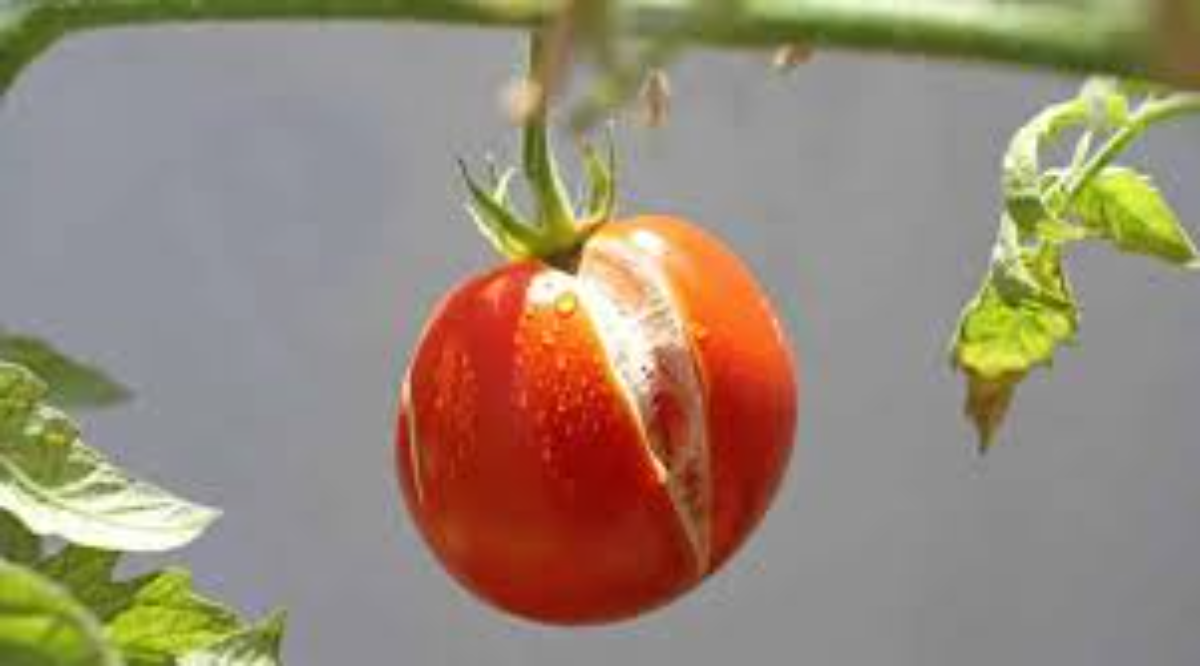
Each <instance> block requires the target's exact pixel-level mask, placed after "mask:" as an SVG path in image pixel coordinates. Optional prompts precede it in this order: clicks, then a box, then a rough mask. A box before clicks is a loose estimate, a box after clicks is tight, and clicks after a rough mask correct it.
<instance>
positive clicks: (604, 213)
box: [580, 131, 617, 226]
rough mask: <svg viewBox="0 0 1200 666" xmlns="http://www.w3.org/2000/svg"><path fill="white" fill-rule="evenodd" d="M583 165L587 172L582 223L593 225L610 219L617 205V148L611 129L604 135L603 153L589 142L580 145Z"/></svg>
mask: <svg viewBox="0 0 1200 666" xmlns="http://www.w3.org/2000/svg"><path fill="white" fill-rule="evenodd" d="M580 150H581V152H582V154H583V166H584V170H585V171H586V173H587V186H588V188H587V203H586V205H585V207H584V224H585V225H588V226H594V225H597V224H602V223H604V222H607V221H609V220H610V219H612V217H613V215H614V213H615V211H616V205H617V183H616V173H617V150H616V146H615V145H614V142H613V138H612V133H611V131H610V132H609V133H608V134H606V137H605V155H604V157H603V158H602V157H600V154H599V151H597V150H596V147H595V146H593V145H592V144H591V143H589V142H587V141H584V142H582V145H581V149H580Z"/></svg>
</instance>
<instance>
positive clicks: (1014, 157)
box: [951, 79, 1200, 451]
mask: <svg viewBox="0 0 1200 666" xmlns="http://www.w3.org/2000/svg"><path fill="white" fill-rule="evenodd" d="M1197 112H1200V96H1198V95H1194V94H1181V93H1175V94H1171V93H1169V92H1168V91H1165V90H1162V89H1158V88H1155V87H1152V86H1147V85H1144V84H1134V83H1124V82H1118V81H1113V80H1109V79H1095V80H1092V81H1089V82H1088V83H1087V84H1086V85H1085V86H1084V87H1083V88H1082V90H1081V91H1080V93H1079V94H1078V95H1077V96H1076V97H1075V98H1073V99H1070V100H1067V101H1066V102H1063V103H1061V104H1057V105H1054V106H1051V107H1049V108H1047V109H1046V110H1044V111H1043V112H1041V113H1040V114H1038V115H1037V116H1036V117H1034V118H1033V119H1032V120H1031V121H1030V122H1029V123H1028V124H1027V125H1026V126H1025V127H1023V128H1022V129H1020V130H1019V131H1018V132H1017V133H1016V134H1015V136H1014V137H1013V140H1012V142H1011V144H1010V146H1009V149H1008V152H1007V154H1006V155H1005V159H1004V203H1005V206H1004V212H1003V213H1002V214H1001V219H1000V230H999V234H998V236H997V239H996V243H995V246H994V247H993V250H992V259H991V265H990V267H989V269H988V272H987V275H986V277H985V279H984V282H983V286H982V287H981V288H980V290H979V292H978V293H977V294H976V295H975V297H974V298H973V299H972V300H971V301H970V303H968V305H967V306H966V309H965V311H964V312H963V314H962V317H961V319H960V321H959V324H958V328H957V331H956V333H955V336H954V341H953V345H952V352H951V353H952V357H953V362H954V364H955V366H956V367H957V368H959V369H960V370H961V371H962V372H963V373H964V374H965V375H966V379H967V401H966V411H967V414H968V416H969V417H970V418H971V419H972V420H973V421H974V422H975V425H976V427H977V429H978V431H979V435H980V446H981V449H982V450H984V451H986V450H987V448H988V447H989V446H990V445H991V443H992V441H993V438H994V436H995V433H996V431H997V429H998V428H999V426H1000V424H1001V423H1002V422H1003V420H1004V417H1005V414H1006V413H1007V411H1008V407H1009V405H1010V403H1011V401H1012V397H1013V393H1014V391H1015V389H1016V386H1017V385H1018V383H1020V382H1021V380H1023V379H1024V378H1025V377H1026V375H1028V373H1029V372H1030V371H1031V370H1032V369H1034V368H1036V367H1038V366H1041V365H1047V366H1048V365H1050V364H1051V362H1052V361H1053V358H1054V354H1055V351H1056V350H1057V349H1058V348H1059V347H1060V346H1061V345H1064V344H1070V343H1073V342H1074V341H1075V339H1076V336H1077V334H1078V332H1079V302H1078V300H1077V299H1076V296H1075V292H1074V290H1073V289H1072V288H1071V283H1070V280H1069V279H1068V276H1067V272H1066V268H1065V266H1064V259H1065V257H1066V253H1067V251H1068V250H1069V249H1070V248H1071V247H1072V246H1074V245H1076V244H1077V243H1080V242H1085V241H1090V242H1097V241H1098V242H1103V243H1107V244H1109V245H1111V246H1112V247H1114V248H1116V249H1117V250H1120V251H1122V252H1126V253H1131V254H1137V255H1143V256H1146V257H1151V258H1154V259H1157V260H1161V261H1163V262H1165V263H1167V264H1169V265H1171V266H1175V267H1180V268H1185V269H1196V268H1198V267H1200V255H1198V254H1197V250H1196V246H1195V244H1194V243H1193V242H1192V240H1191V238H1190V237H1189V236H1188V233H1187V232H1186V230H1185V229H1184V227H1183V226H1182V225H1181V224H1180V222H1179V219H1178V218H1177V217H1176V215H1175V213H1174V212H1173V211H1172V209H1171V207H1170V206H1169V205H1168V204H1167V202H1166V200H1165V199H1164V198H1163V196H1162V194H1160V192H1159V191H1158V189H1157V188H1156V187H1155V186H1154V184H1153V183H1152V182H1151V180H1150V178H1149V177H1147V176H1145V175H1143V174H1141V173H1138V172H1137V171H1135V170H1133V169H1130V168H1127V167H1122V166H1116V165H1114V164H1113V162H1114V160H1115V159H1116V158H1117V157H1118V156H1119V155H1120V153H1121V152H1122V151H1124V150H1125V149H1126V148H1127V147H1129V146H1130V145H1131V144H1132V143H1133V142H1134V141H1135V140H1136V139H1137V138H1138V137H1139V136H1140V135H1141V134H1142V133H1143V132H1144V131H1145V130H1146V129H1148V128H1149V127H1150V126H1152V125H1154V124H1156V123H1158V122H1160V121H1163V120H1166V119H1169V118H1174V117H1177V116H1181V115H1184V114H1187V113H1197ZM1072 132H1074V133H1077V137H1078V138H1077V141H1076V144H1075V150H1074V152H1073V157H1072V159H1071V160H1070V162H1069V163H1068V164H1067V165H1065V166H1062V167H1052V168H1044V167H1043V166H1042V165H1041V160H1040V153H1041V151H1042V150H1043V149H1044V148H1045V147H1047V146H1048V145H1050V144H1051V143H1053V142H1055V141H1059V140H1062V139H1063V138H1064V137H1065V136H1067V135H1069V133H1072Z"/></svg>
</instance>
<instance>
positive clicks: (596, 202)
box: [461, 31, 616, 264]
mask: <svg viewBox="0 0 1200 666" xmlns="http://www.w3.org/2000/svg"><path fill="white" fill-rule="evenodd" d="M561 55H562V54H558V53H551V52H548V51H547V50H546V47H545V38H544V36H543V35H542V33H541V31H534V32H533V33H531V35H530V40H529V63H528V75H527V76H528V78H529V81H528V82H527V83H528V84H529V85H530V86H531V89H532V90H534V91H535V94H536V95H537V99H536V100H534V102H533V104H532V107H531V108H530V110H529V112H528V114H527V116H526V117H525V118H524V120H523V123H522V129H521V131H522V151H521V152H522V164H521V166H522V169H521V170H522V175H523V176H524V178H525V181H526V183H527V185H528V187H529V191H530V194H531V195H532V199H533V207H534V215H533V217H532V219H527V218H526V217H524V216H523V215H522V214H521V213H520V212H519V211H517V210H516V208H515V206H513V205H512V204H511V203H510V202H509V200H508V196H507V194H508V185H509V182H510V180H511V178H510V177H511V175H512V171H511V170H508V171H505V172H504V174H503V175H502V176H496V175H495V174H493V177H492V179H491V182H490V183H489V186H487V187H485V186H483V185H481V184H480V183H479V182H478V181H476V180H475V179H474V177H473V176H472V175H471V173H470V170H469V169H468V168H467V167H466V165H465V164H461V167H462V172H463V179H464V180H465V181H466V184H467V189H468V191H469V192H470V195H471V205H470V206H469V211H470V213H471V215H472V216H473V217H474V219H475V222H476V225H477V226H478V227H479V229H480V231H481V232H482V233H483V234H484V236H485V237H486V238H488V239H489V240H490V241H491V242H492V244H493V245H494V246H495V247H496V249H497V250H499V251H500V253H501V254H503V255H505V256H507V257H509V258H512V259H530V258H536V259H542V260H545V261H548V262H551V263H560V264H569V263H571V262H570V261H569V258H570V257H571V256H572V255H574V254H575V253H576V252H577V251H578V249H579V247H580V246H581V245H582V244H583V243H584V241H586V240H587V238H588V236H590V235H591V234H592V232H593V231H595V229H596V228H597V226H599V225H600V224H602V223H604V222H606V221H607V220H609V219H610V218H611V217H612V215H613V211H614V208H615V200H616V174H615V171H616V166H615V165H616V152H615V149H614V148H613V142H612V137H611V134H610V135H609V137H608V150H607V154H606V156H605V157H604V158H602V157H601V156H600V155H599V154H598V152H597V151H596V149H595V148H594V147H593V146H591V145H590V144H588V143H587V142H586V141H582V142H581V145H580V152H581V154H582V160H583V166H584V171H585V176H586V182H587V185H588V191H587V196H586V198H585V201H584V205H583V206H582V211H581V212H579V213H577V211H576V206H575V204H574V203H573V202H572V200H571V197H570V195H569V194H568V193H567V189H566V187H565V186H564V184H563V181H562V178H561V176H560V175H559V169H558V165H557V163H556V161H555V159H554V154H553V151H552V149H551V145H550V136H549V135H550V132H549V127H548V126H549V118H550V102H551V99H552V96H553V95H552V93H553V81H551V78H552V75H553V74H552V72H551V71H550V70H551V69H552V66H551V62H550V61H551V60H555V59H557V58H559V57H560V56H561ZM564 258H565V259H568V260H567V261H564Z"/></svg>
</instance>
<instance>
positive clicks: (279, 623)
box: [179, 613, 286, 666]
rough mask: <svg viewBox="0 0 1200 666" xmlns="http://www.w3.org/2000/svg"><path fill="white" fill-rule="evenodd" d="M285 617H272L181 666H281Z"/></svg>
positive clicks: (188, 657)
mask: <svg viewBox="0 0 1200 666" xmlns="http://www.w3.org/2000/svg"><path fill="white" fill-rule="evenodd" d="M285 619H286V618H285V616H284V614H283V613H275V614H273V615H272V616H271V617H269V618H267V619H266V620H264V621H263V622H262V623H261V624H258V625H256V626H254V627H251V628H250V629H247V630H245V631H243V632H240V633H237V634H234V635H232V636H230V637H228V638H226V639H224V640H222V641H219V642H217V643H215V644H213V645H211V646H209V647H206V648H202V649H200V650H197V651H195V652H192V653H190V654H188V655H186V656H184V658H183V659H182V660H181V661H180V662H179V664H180V666H279V664H280V663H282V662H281V661H280V657H279V651H280V647H281V645H282V643H283V632H284V623H285Z"/></svg>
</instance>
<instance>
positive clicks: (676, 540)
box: [397, 217, 797, 624]
mask: <svg viewBox="0 0 1200 666" xmlns="http://www.w3.org/2000/svg"><path fill="white" fill-rule="evenodd" d="M610 260H611V261H610ZM618 260H619V261H618ZM606 262H607V263H606ZM622 262H624V263H622ZM612 266H616V269H611V267H612ZM610 269H611V270H610ZM623 282H624V283H628V284H623ZM630 285H632V286H630ZM646 294H649V296H646ZM660 297H661V298H665V299H666V302H667V303H668V305H669V306H670V307H668V308H661V307H660V308H657V309H655V308H654V307H652V306H653V305H654V303H658V301H653V302H651V301H647V304H646V305H645V307H646V308H647V309H648V311H649V310H653V311H655V312H657V311H658V310H664V309H665V310H670V312H667V313H666V314H664V315H662V316H661V317H660V319H661V320H662V322H664V323H661V324H654V325H653V326H654V327H653V328H647V327H648V326H649V325H647V324H644V323H643V320H648V319H649V318H647V317H642V316H640V314H638V313H639V312H640V310H638V308H640V307H642V304H641V302H640V301H639V300H638V299H639V298H647V299H653V298H660ZM621 301H625V302H621ZM610 306H612V307H610ZM622 308H626V309H627V311H622V310H621V309H622ZM622 312H624V314H622ZM630 313H633V314H634V315H637V316H627V315H629V314H630ZM638 326H642V327H643V328H638ZM627 328H628V332H625V333H619V332H618V331H624V330H625V329H627ZM622 336H624V337H622ZM626 347H630V348H631V349H629V350H627V349H626ZM627 352H628V353H627ZM639 355H640V356H639ZM618 357H620V359H623V360H618ZM634 357H636V358H641V359H642V362H641V365H640V366H638V364H636V363H633V362H632V361H630V359H631V358H634ZM647 364H649V366H651V367H650V370H649V371H648V372H649V374H648V375H645V376H646V377H650V379H648V380H646V381H644V382H641V381H638V378H639V377H642V375H638V374H636V372H637V371H638V368H639V367H640V368H641V369H643V370H644V369H645V366H646V365H647ZM792 366H793V363H792V357H791V353H790V351H789V345H788V343H787V341H786V339H785V336H784V335H783V333H782V330H781V328H780V326H779V324H778V322H777V320H776V318H775V316H774V314H773V313H772V311H771V308H770V305H769V303H768V302H767V300H766V298H765V297H764V295H763V294H762V292H761V290H760V289H759V287H758V286H757V284H756V283H755V282H754V279H753V277H752V276H751V275H750V274H749V272H748V271H747V270H746V269H745V268H744V267H743V266H742V265H741V263H740V262H739V261H738V260H737V258H736V257H735V256H734V255H732V254H731V253H730V252H729V251H728V250H726V249H725V248H724V247H723V246H721V245H720V243H719V242H717V241H716V240H715V239H713V238H711V237H709V236H707V235H706V234H704V233H703V232H701V231H699V230H698V229H696V228H695V227H693V226H691V225H690V224H687V223H686V222H683V221H680V220H676V219H672V218H666V217H640V218H633V219H631V220H627V221H622V222H613V223H610V224H607V225H605V226H604V227H603V228H602V229H601V230H600V231H598V232H597V233H596V234H595V235H594V236H593V237H592V239H590V240H589V241H588V243H587V245H586V246H585V247H584V249H583V250H582V257H581V261H580V266H579V268H578V270H577V271H576V272H575V274H574V275H573V274H569V273H565V272H562V271H559V270H557V269H554V268H551V267H549V266H546V265H544V264H541V263H539V262H519V263H513V264H509V265H506V266H502V267H500V268H498V269H495V270H493V271H490V272H488V273H486V274H484V275H481V276H479V277H476V278H474V279H471V280H469V281H468V282H467V283H465V284H463V285H462V286H460V287H459V288H458V289H456V290H455V291H454V292H453V293H452V294H450V295H449V296H448V297H447V298H446V299H445V300H444V301H443V302H442V304H441V305H440V306H439V308H438V310H437V312H436V313H435V314H434V316H433V317H432V319H431V321H430V323H429V324H428V326H427V328H426V330H425V331H424V333H423V335H422V338H421V340H420V343H419V346H418V349H417V351H416V354H415V357H414V359H413V361H412V364H411V366H410V368H409V371H408V375H407V377H406V379H405V384H404V389H403V395H402V399H401V405H400V419H399V425H398V431H397V466H398V471H399V477H400V480H401V487H402V490H403V495H404V497H405V500H406V502H407V505H408V507H409V510H410V512H411V513H412V515H413V516H414V518H415V521H416V524H417V526H418V529H419V531H420V532H421V534H422V535H423V537H424V538H425V540H426V542H427V543H428V544H429V545H430V547H431V549H432V550H433V552H434V553H435V554H436V555H437V557H438V559H439V560H440V561H441V563H442V564H443V566H445V568H446V569H447V570H448V571H449V572H450V573H451V575H453V576H454V577H455V578H456V579H457V580H458V581H459V582H460V583H461V584H463V586H464V587H466V588H467V589H469V590H471V591H472V592H474V593H475V594H476V595H478V596H479V597H481V598H483V599H485V600H487V601H488V602H490V603H492V604H494V605H496V606H498V607H500V608H502V609H504V610H506V611H508V612H510V613H513V614H516V615H519V616H523V617H526V618H530V619H535V620H540V621H543V622H550V623H560V624H579V623H595V622H605V621H613V620H618V619H623V618H628V617H632V616H635V615H638V614H640V613H643V612H646V611H648V610H650V609H652V608H655V607H657V606H659V605H661V604H664V603H666V602H668V601H670V600H671V599H673V598H675V597H677V596H678V595H680V594H682V593H683V592H684V591H686V590H687V589H689V588H691V587H693V586H694V585H696V584H697V583H699V582H700V581H701V580H703V579H704V578H705V577H706V576H708V575H709V574H711V573H712V572H713V571H715V570H716V569H717V568H719V567H720V566H721V565H722V564H723V563H724V562H725V561H726V560H727V559H728V558H729V556H730V555H731V554H732V553H733V552H734V551H735V550H736V549H737V547H738V546H739V545H740V543H741V542H742V541H743V540H744V539H745V538H746V537H747V535H748V534H749V533H750V532H751V531H752V530H753V528H754V527H755V525H756V524H757V523H758V522H759V521H760V519H761V518H762V516H763V514H764V513H765V511H766V509H767V506H768V505H769V503H770V500H771V498H772V496H773V495H774V494H775V491H776V489H777V487H778V484H779V482H780V480H781V478H782V476H783V472H784V469H785V468H786V465H787V461H788V458H789V456H790V453H791V449H792V437H793V432H794V428H795V418H796V414H795V412H796V401H797V388H796V382H795V378H794V374H793V369H792ZM631 373H634V374H631ZM631 378H632V379H631ZM639 397H642V398H645V400H644V401H643V402H639V400H638V398H639ZM698 409H699V411H697V410H698ZM655 445H657V448H656V446H655Z"/></svg>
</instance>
